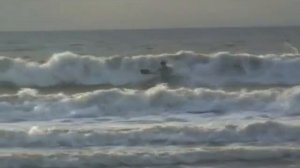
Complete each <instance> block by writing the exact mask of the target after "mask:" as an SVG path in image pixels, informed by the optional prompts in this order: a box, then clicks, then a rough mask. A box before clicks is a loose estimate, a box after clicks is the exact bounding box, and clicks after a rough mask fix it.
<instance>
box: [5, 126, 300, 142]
mask: <svg viewBox="0 0 300 168" xmlns="http://www.w3.org/2000/svg"><path fill="white" fill-rule="evenodd" d="M236 143H238V144H244V145H247V144H252V145H253V144H258V145H267V146H268V145H278V144H286V143H294V144H299V143H300V126H292V125H287V124H282V123H278V122H273V121H267V122H255V123H250V124H248V125H245V126H241V125H240V126H238V125H225V126H222V127H221V126H220V127H218V128H213V127H205V126H184V125H182V126H160V125H153V126H151V127H145V128H143V127H142V128H131V129H130V128H127V129H126V130H125V129H120V130H119V129H116V130H105V131H104V130H101V129H100V130H97V129H96V128H93V129H92V130H90V129H78V130H76V129H58V128H40V127H38V126H33V127H31V128H30V129H29V130H23V131H16V130H14V131H9V130H1V131H0V147H23V148H52V147H55V148H57V147H67V148H82V147H95V146H98V147H99V146H100V147H103V146H145V145H153V146H168V145H176V146H178V145H202V146H203V145H207V146H215V145H228V144H236Z"/></svg>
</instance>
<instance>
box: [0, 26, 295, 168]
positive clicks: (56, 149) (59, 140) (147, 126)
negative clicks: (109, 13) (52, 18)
mask: <svg viewBox="0 0 300 168" xmlns="http://www.w3.org/2000/svg"><path fill="white" fill-rule="evenodd" d="M299 35H300V30H299V28H297V27H287V28H225V29H172V30H132V31H127V30H122V31H92V32H7V33H0V37H1V38H0V54H1V56H0V165H1V166H0V167H3V168H23V167H36V168H40V167H41V168H50V167H51V168H84V167H89V168H96V167H97V168H98V167H116V168H129V167H130V168H131V167H141V168H142V167H143V168H154V167H159V168H171V167H172V168H174V167H175V168H196V167H201V168H232V167H236V168H237V167H246V168H247V167H249V168H250V167H261V168H262V167H264V168H265V167H270V168H271V167H272V168H281V167H290V168H294V167H295V168H296V167H299V166H300V162H299V158H300V123H299V121H300V110H299V109H300V105H299V102H300V73H299V72H300V54H299V52H298V46H299V45H300V41H299V39H297V37H299ZM162 60H165V61H167V63H168V65H169V66H170V67H171V68H172V69H173V74H172V77H171V80H170V81H168V83H166V82H163V81H161V80H160V77H159V76H158V75H155V74H154V75H153V74H150V75H149V74H148V75H145V74H141V73H140V70H141V69H148V70H151V71H156V70H157V69H159V67H160V61H162Z"/></svg>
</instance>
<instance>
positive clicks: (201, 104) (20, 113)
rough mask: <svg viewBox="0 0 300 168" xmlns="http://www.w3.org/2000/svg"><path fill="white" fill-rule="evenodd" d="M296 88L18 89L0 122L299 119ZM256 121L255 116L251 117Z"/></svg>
mask: <svg viewBox="0 0 300 168" xmlns="http://www.w3.org/2000/svg"><path fill="white" fill-rule="evenodd" d="M299 97H300V88H299V87H292V88H287V89H283V88H279V89H275V88H273V89H267V90H256V91H244V90H241V91H224V90H211V89H206V88H195V89H192V88H178V89H171V88H169V87H168V86H166V85H157V86H155V87H152V88H150V89H147V90H133V89H117V88H115V89H108V90H95V91H91V92H85V93H77V94H72V95H66V94H63V93H59V94H40V93H39V92H38V91H37V90H34V89H22V90H20V91H19V92H18V93H17V94H6V95H5V94H3V95H1V97H0V100H1V102H0V118H1V121H18V120H51V119H56V118H94V117H101V116H120V117H123V116H143V115H160V114H162V113H166V114H187V113H194V114H197V113H198V114H201V113H210V112H211V113H214V114H216V115H218V114H223V113H241V112H247V111H248V112H252V111H253V112H257V113H260V114H267V115H270V116H273V115H277V116H278V115H279V116H288V115H299V114H300V112H299V103H298V102H299ZM252 114H253V115H255V113H252Z"/></svg>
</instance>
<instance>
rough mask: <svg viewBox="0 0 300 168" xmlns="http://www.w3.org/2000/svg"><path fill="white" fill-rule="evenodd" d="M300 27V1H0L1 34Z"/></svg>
mask: <svg viewBox="0 0 300 168" xmlns="http://www.w3.org/2000/svg"><path fill="white" fill-rule="evenodd" d="M288 25H300V0H0V31H35V30H98V29H152V28H190V27H192V28H195V27H240V26H243V27H249V26H251V27H252V26H288Z"/></svg>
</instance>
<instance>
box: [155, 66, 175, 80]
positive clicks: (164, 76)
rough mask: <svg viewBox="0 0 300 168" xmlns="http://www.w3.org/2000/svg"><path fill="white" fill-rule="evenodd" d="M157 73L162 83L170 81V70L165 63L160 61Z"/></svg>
mask: <svg viewBox="0 0 300 168" xmlns="http://www.w3.org/2000/svg"><path fill="white" fill-rule="evenodd" d="M158 73H159V75H160V78H161V80H162V81H163V82H168V81H170V79H171V75H172V68H171V67H169V66H168V65H167V62H166V61H161V62H160V68H159V69H158Z"/></svg>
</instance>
